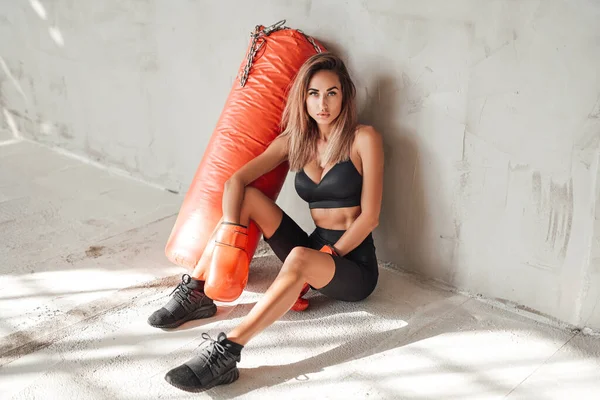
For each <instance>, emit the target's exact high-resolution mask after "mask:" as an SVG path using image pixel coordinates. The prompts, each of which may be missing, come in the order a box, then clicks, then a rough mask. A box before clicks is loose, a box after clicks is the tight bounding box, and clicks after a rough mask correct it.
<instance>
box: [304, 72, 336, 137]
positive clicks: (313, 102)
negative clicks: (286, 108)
mask: <svg viewBox="0 0 600 400" xmlns="http://www.w3.org/2000/svg"><path fill="white" fill-rule="evenodd" d="M306 109H307V110H308V115H310V116H311V117H312V118H313V119H314V120H315V121H316V122H317V124H318V125H319V126H327V125H329V124H331V123H332V122H333V121H335V119H336V118H337V117H338V115H340V112H341V111H342V86H341V84H340V79H339V78H338V76H337V74H336V73H335V72H333V71H327V70H322V71H319V72H317V73H315V74H314V75H313V77H312V79H311V80H310V82H309V84H308V92H307V97H306Z"/></svg>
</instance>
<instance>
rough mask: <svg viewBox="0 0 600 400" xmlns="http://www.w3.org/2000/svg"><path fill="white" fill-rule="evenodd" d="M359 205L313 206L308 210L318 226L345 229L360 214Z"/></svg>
mask: <svg viewBox="0 0 600 400" xmlns="http://www.w3.org/2000/svg"><path fill="white" fill-rule="evenodd" d="M360 212H361V209H360V206H356V207H343V208H313V209H312V210H310V215H311V216H312V219H313V221H314V222H315V225H316V226H318V227H320V228H325V229H334V230H347V229H348V228H349V227H350V225H352V223H353V222H354V220H356V218H358V216H359V215H360Z"/></svg>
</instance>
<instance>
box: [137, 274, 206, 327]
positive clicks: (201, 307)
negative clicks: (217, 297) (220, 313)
mask: <svg viewBox="0 0 600 400" xmlns="http://www.w3.org/2000/svg"><path fill="white" fill-rule="evenodd" d="M171 294H172V295H173V297H172V298H171V300H169V302H168V303H167V304H166V305H165V306H164V307H163V308H161V309H160V310H156V311H154V312H153V313H152V315H150V317H148V324H150V325H151V326H153V327H155V328H177V327H178V326H180V325H181V324H183V323H185V322H187V321H191V320H193V319H200V318H209V317H212V316H213V315H215V314H216V312H217V306H216V305H215V303H214V302H213V301H212V299H209V298H208V297H206V295H205V294H204V282H202V281H199V280H196V279H192V277H191V276H189V275H187V274H185V275H183V276H182V277H181V283H180V284H179V285H177V287H176V288H175V289H174V290H173V291H172V292H171Z"/></svg>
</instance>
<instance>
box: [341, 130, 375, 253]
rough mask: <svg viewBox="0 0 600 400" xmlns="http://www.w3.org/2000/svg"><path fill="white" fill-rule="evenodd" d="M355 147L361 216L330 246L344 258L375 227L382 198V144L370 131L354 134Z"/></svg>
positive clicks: (360, 131) (373, 132)
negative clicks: (360, 169) (360, 171)
mask: <svg viewBox="0 0 600 400" xmlns="http://www.w3.org/2000/svg"><path fill="white" fill-rule="evenodd" d="M355 140H356V145H357V149H358V152H359V155H360V159H361V162H362V167H363V186H362V193H361V200H360V203H361V204H360V206H361V213H360V215H359V216H358V218H356V220H355V221H354V222H353V223H352V225H350V227H349V228H348V230H346V232H344V234H343V235H342V237H340V239H339V240H338V241H337V242H336V243H335V244H334V247H335V250H336V252H337V253H338V254H339V255H340V256H343V255H346V254H348V253H349V252H351V251H352V250H353V249H354V248H356V247H357V246H358V245H359V244H361V243H362V241H363V240H365V238H366V237H367V236H368V235H369V233H370V232H371V231H373V229H375V228H376V227H377V225H378V224H379V213H380V211H381V200H382V197H383V164H384V159H383V140H382V138H381V135H380V134H379V133H378V132H377V131H376V130H375V129H374V128H373V127H363V128H361V129H360V130H359V131H358V132H357V133H356V139H355Z"/></svg>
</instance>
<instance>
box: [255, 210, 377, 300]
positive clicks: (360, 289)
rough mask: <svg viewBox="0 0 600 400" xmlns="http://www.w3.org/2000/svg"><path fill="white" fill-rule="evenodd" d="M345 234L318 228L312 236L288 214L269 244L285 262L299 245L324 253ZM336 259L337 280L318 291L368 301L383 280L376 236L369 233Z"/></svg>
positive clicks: (330, 295) (333, 279)
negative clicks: (376, 251) (322, 248)
mask: <svg viewBox="0 0 600 400" xmlns="http://www.w3.org/2000/svg"><path fill="white" fill-rule="evenodd" d="M344 232H345V231H343V230H332V229H324V228H319V227H317V228H316V229H315V230H314V231H313V233H311V234H310V235H308V234H307V233H306V232H304V230H303V229H302V228H300V226H298V224H297V223H296V222H294V220H292V219H291V218H290V217H289V215H287V214H286V213H285V212H284V213H283V219H282V220H281V223H280V225H279V227H278V228H277V230H276V231H275V233H273V235H272V236H271V237H270V238H268V239H265V242H267V243H268V244H269V246H271V249H273V252H274V253H275V255H277V257H278V258H279V259H280V260H281V261H282V262H283V261H285V259H286V257H287V256H288V254H290V251H292V249H293V248H294V247H296V246H302V247H308V248H311V249H315V250H320V249H321V247H323V246H324V245H326V244H329V245H334V244H335V243H336V242H337V241H338V239H339V238H340V237H341V236H342V235H343V234H344ZM332 257H333V261H334V262H335V273H334V275H333V278H332V279H331V281H330V282H329V283H328V284H327V285H325V286H324V287H322V288H321V289H317V290H318V291H319V292H320V293H323V294H324V295H326V296H327V297H331V298H334V299H337V300H343V301H360V300H363V299H365V298H367V297H368V296H369V295H370V294H371V293H372V292H373V290H374V289H375V286H377V279H378V278H379V270H378V267H377V256H376V255H375V245H374V243H373V236H372V234H371V233H369V236H367V238H366V239H365V240H364V241H363V242H362V243H361V244H360V245H358V246H357V247H356V248H355V249H354V250H352V251H351V252H349V253H348V254H346V255H345V256H343V257H339V256H332ZM313 289H314V288H313Z"/></svg>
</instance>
